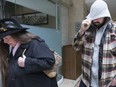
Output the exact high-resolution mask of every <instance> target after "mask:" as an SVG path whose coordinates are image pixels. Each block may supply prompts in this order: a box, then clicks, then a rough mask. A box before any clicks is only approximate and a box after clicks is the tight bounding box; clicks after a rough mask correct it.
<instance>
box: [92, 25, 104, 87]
mask: <svg viewBox="0 0 116 87" xmlns="http://www.w3.org/2000/svg"><path fill="white" fill-rule="evenodd" d="M105 28H106V26H104V27H102V28H100V29H99V30H97V32H96V38H95V43H94V46H93V48H94V53H93V63H92V71H91V86H92V87H99V84H98V69H99V65H98V64H99V62H98V61H99V45H100V41H101V38H102V35H103V32H104V30H105Z"/></svg>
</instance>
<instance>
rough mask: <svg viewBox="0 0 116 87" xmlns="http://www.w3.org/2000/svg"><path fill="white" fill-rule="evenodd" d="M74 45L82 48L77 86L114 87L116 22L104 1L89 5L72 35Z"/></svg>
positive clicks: (77, 48) (75, 47)
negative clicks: (83, 17) (79, 79)
mask: <svg viewBox="0 0 116 87" xmlns="http://www.w3.org/2000/svg"><path fill="white" fill-rule="evenodd" d="M73 47H74V49H75V50H76V51H79V50H81V51H82V75H81V81H80V83H79V86H78V87H116V25H115V24H114V23H112V19H111V15H110V12H109V10H108V6H107V4H106V2H105V1H103V0H96V1H95V2H94V3H93V4H92V6H91V8H90V13H89V14H88V15H87V17H86V19H85V20H83V21H82V24H81V27H80V30H79V31H78V32H77V34H76V35H75V37H74V44H73Z"/></svg>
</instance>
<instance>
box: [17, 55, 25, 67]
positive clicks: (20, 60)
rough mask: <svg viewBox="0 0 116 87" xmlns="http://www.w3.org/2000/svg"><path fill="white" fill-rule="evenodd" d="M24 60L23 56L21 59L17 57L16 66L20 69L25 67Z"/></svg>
mask: <svg viewBox="0 0 116 87" xmlns="http://www.w3.org/2000/svg"><path fill="white" fill-rule="evenodd" d="M25 59H26V56H25V55H22V57H19V59H18V65H19V66H20V67H25Z"/></svg>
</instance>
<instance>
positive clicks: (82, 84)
mask: <svg viewBox="0 0 116 87" xmlns="http://www.w3.org/2000/svg"><path fill="white" fill-rule="evenodd" d="M79 87H87V86H86V85H85V84H84V83H83V81H81V82H80V85H79Z"/></svg>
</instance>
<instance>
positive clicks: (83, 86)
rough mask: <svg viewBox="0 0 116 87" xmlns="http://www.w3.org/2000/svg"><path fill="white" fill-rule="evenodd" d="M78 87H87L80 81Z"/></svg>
mask: <svg viewBox="0 0 116 87" xmlns="http://www.w3.org/2000/svg"><path fill="white" fill-rule="evenodd" d="M79 87H87V86H86V85H85V84H84V83H83V81H81V82H80V85H79ZM90 87H91V86H90ZM109 87H116V86H109Z"/></svg>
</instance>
